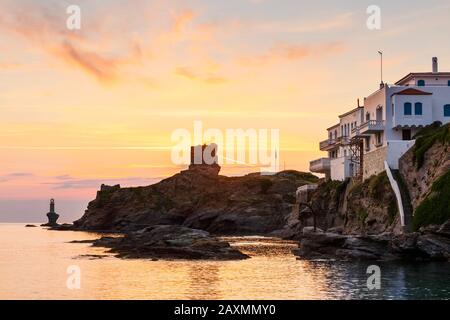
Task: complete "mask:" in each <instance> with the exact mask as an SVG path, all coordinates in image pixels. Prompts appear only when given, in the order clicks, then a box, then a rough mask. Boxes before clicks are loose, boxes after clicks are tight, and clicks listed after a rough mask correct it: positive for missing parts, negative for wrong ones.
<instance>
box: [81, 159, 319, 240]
mask: <svg viewBox="0 0 450 320" xmlns="http://www.w3.org/2000/svg"><path fill="white" fill-rule="evenodd" d="M317 180H318V178H317V177H315V176H313V175H311V174H309V173H301V172H297V171H284V172H280V173H277V174H276V175H272V176H261V175H260V174H256V173H255V174H249V175H246V176H242V177H226V176H221V175H218V173H217V171H215V170H208V168H207V167H206V168H202V167H199V168H193V169H191V170H185V171H182V172H180V173H178V174H176V175H174V176H172V177H170V178H167V179H165V180H162V181H161V182H159V183H157V184H154V185H151V186H146V187H138V188H121V187H120V186H112V187H111V186H102V187H101V190H100V191H98V192H97V197H96V199H95V200H93V201H91V202H90V203H89V205H88V208H87V210H86V212H85V214H84V215H83V217H82V218H81V219H79V220H77V221H75V222H74V227H75V229H78V230H104V231H135V230H139V229H142V228H144V227H148V226H154V225H182V226H185V227H189V228H194V229H201V230H206V231H208V232H211V233H213V234H221V235H230V234H233V235H236V234H239V235H246V234H268V233H270V232H273V231H275V230H277V229H281V228H283V226H284V224H285V223H286V219H287V217H288V215H289V213H290V212H291V207H292V204H293V203H295V191H296V190H297V188H298V187H299V186H301V185H304V184H306V183H315V182H317Z"/></svg>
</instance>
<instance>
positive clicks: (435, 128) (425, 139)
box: [414, 122, 450, 169]
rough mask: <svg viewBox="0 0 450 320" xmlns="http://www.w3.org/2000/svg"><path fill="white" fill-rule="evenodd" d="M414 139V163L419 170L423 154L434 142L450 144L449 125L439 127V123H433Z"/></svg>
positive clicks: (423, 158)
mask: <svg viewBox="0 0 450 320" xmlns="http://www.w3.org/2000/svg"><path fill="white" fill-rule="evenodd" d="M415 138H416V143H415V145H414V163H415V165H416V168H417V169H420V168H421V167H422V165H423V163H424V160H425V153H426V152H427V151H428V149H430V148H431V147H432V146H433V145H434V144H435V143H436V142H441V143H442V144H447V145H448V144H450V124H446V125H444V126H441V123H440V122H434V123H432V124H430V125H428V126H426V127H425V128H423V129H422V130H421V131H419V132H418V133H417V135H416V136H415Z"/></svg>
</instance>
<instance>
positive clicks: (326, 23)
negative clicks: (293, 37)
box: [252, 12, 354, 33]
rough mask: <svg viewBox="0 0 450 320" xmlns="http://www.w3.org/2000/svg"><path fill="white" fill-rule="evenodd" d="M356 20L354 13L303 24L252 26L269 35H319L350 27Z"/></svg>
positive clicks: (284, 22) (283, 22)
mask: <svg viewBox="0 0 450 320" xmlns="http://www.w3.org/2000/svg"><path fill="white" fill-rule="evenodd" d="M353 20H354V14H353V13H352V12H345V13H342V14H339V15H336V16H334V17H331V18H329V19H323V18H321V19H316V20H309V21H306V22H303V23H299V22H298V21H274V22H264V23H256V24H254V25H253V26H252V29H253V30H255V31H261V32H269V33H313V32H314V33H317V32H327V31H336V30H339V29H343V28H347V27H350V26H351V25H352V23H353Z"/></svg>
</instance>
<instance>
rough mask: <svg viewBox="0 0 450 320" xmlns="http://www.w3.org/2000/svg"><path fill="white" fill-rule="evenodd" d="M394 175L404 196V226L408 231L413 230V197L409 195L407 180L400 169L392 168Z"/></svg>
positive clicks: (402, 196)
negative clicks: (404, 179) (403, 177)
mask: <svg viewBox="0 0 450 320" xmlns="http://www.w3.org/2000/svg"><path fill="white" fill-rule="evenodd" d="M391 172H392V176H393V177H394V179H395V181H396V182H397V185H398V187H399V189H400V195H401V198H402V204H403V214H404V224H405V226H404V228H405V231H406V232H410V231H411V226H412V217H413V212H414V211H413V207H412V205H411V198H410V196H409V191H408V188H407V187H406V185H405V182H404V181H403V179H402V176H401V174H400V171H399V170H391Z"/></svg>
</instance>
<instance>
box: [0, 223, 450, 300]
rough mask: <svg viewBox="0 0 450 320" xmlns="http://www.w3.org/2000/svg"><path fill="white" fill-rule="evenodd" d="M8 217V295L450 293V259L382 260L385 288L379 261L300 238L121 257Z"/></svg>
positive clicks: (4, 287)
mask: <svg viewBox="0 0 450 320" xmlns="http://www.w3.org/2000/svg"><path fill="white" fill-rule="evenodd" d="M98 237H99V235H96V234H92V233H84V232H70V231H68V232H58V231H48V230H44V229H41V228H25V227H24V226H23V225H14V224H9V225H6V224H0V298H3V299H413V298H414V299H437V298H439V299H442V298H444V299H450V277H449V276H448V275H449V274H450V272H449V271H450V266H449V263H425V264H424V263H410V264H404V263H392V262H391V263H375V264H378V265H379V266H380V268H381V277H382V278H381V290H374V291H370V290H368V288H367V285H366V281H367V277H368V275H367V274H366V270H367V267H368V266H369V265H370V264H373V262H371V263H338V262H331V261H302V260H297V259H296V258H295V256H293V255H292V254H291V249H293V248H294V247H296V244H295V243H292V242H286V241H281V240H277V239H267V238H233V239H229V240H231V241H232V245H234V246H237V247H239V248H240V249H241V250H242V251H244V252H245V253H247V254H249V255H250V256H251V257H252V258H251V259H247V260H242V261H162V260H160V261H150V260H138V259H136V260H121V259H117V258H114V257H108V258H103V259H89V258H86V257H82V256H83V255H98V254H102V255H103V254H105V250H104V249H102V248H94V247H90V245H89V244H83V243H77V244H74V243H69V242H70V241H72V240H85V239H94V238H98ZM69 265H78V266H80V268H81V272H82V281H81V289H80V290H69V289H68V288H67V287H66V280H67V273H66V270H67V267H68V266H69Z"/></svg>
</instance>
